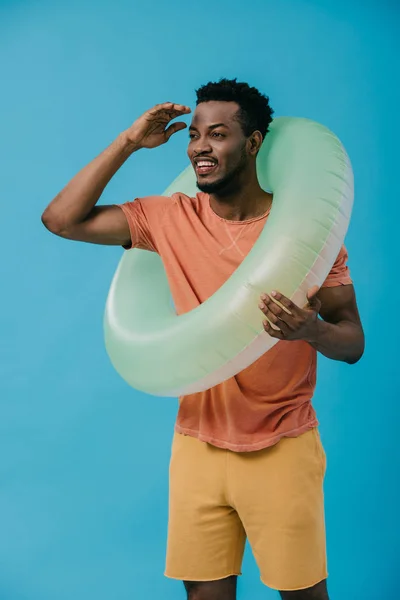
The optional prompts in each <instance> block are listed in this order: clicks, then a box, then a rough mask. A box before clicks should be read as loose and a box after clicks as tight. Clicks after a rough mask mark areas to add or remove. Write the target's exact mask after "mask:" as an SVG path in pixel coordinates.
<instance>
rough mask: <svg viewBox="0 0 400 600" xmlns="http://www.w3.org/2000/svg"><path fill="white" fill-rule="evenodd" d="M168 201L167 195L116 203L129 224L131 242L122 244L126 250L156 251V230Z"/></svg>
mask: <svg viewBox="0 0 400 600" xmlns="http://www.w3.org/2000/svg"><path fill="white" fill-rule="evenodd" d="M170 203H171V198H169V197H168V196H145V197H144V198H136V199H135V200H133V202H124V203H123V204H117V205H116V206H118V207H119V208H120V209H121V210H122V211H123V213H124V215H125V217H126V220H127V221H128V225H129V231H130V234H131V241H132V243H131V244H130V245H129V246H124V248H125V249H126V250H130V249H131V248H139V249H140V250H150V251H151V252H158V249H157V239H156V238H157V230H158V229H159V228H160V223H161V222H162V220H163V216H164V213H165V211H166V209H167V207H168V206H169V205H170Z"/></svg>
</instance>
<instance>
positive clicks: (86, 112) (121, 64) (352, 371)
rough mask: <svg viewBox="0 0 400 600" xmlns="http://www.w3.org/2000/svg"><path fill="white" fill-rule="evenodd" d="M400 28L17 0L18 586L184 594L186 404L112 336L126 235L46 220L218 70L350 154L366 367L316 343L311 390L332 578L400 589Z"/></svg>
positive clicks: (4, 346)
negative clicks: (110, 343)
mask: <svg viewBox="0 0 400 600" xmlns="http://www.w3.org/2000/svg"><path fill="white" fill-rule="evenodd" d="M399 25H400V10H399V4H398V3H397V2H396V0H393V1H392V2H390V1H389V0H380V2H379V1H378V0H376V1H371V2H368V1H365V0H364V1H361V0H352V1H351V0H350V1H349V0H336V2H334V3H333V2H331V1H330V0H326V1H323V0H321V1H317V0H315V1H312V0H280V2H272V1H270V0H253V1H252V2H246V3H245V4H244V5H242V6H240V4H239V3H238V4H237V5H235V3H233V4H232V2H231V1H229V0H222V1H219V2H212V3H209V2H208V3H188V2H187V1H186V0H185V1H184V0H171V2H168V3H166V2H162V1H161V0H154V1H153V2H150V3H142V2H138V1H137V0H134V1H132V0H131V1H130V2H128V1H127V0H126V1H121V0H117V1H115V2H111V0H101V1H99V0H97V1H96V2H95V1H94V0H86V1H85V2H78V1H77V0H72V1H71V0H70V2H68V3H67V2H60V3H59V2H47V1H42V0H36V1H35V0H33V1H30V2H28V1H27V0H26V1H24V0H15V1H12V0H9V1H6V0H2V1H0V56H1V58H0V75H1V84H2V85H1V89H2V92H1V95H0V109H1V116H0V123H1V125H0V130H1V135H0V156H1V177H0V198H1V223H2V228H1V236H0V243H1V254H2V260H1V290H2V293H1V313H0V319H1V377H0V386H1V389H0V411H1V415H0V456H1V459H0V531H1V535H0V564H1V569H0V598H1V599H2V600H3V599H4V600H54V599H55V598H56V599H57V600H71V598H74V599H75V600H91V599H96V600H109V599H110V598H112V599H113V600H128V599H129V600H131V599H132V598H134V599H138V600H142V599H145V598H163V599H165V600H169V599H170V600H178V599H179V598H181V599H183V598H184V597H185V595H184V591H183V586H182V584H181V583H180V582H177V581H172V580H168V579H166V578H165V577H164V575H163V570H164V555H165V542H166V533H167V492H168V462H169V453H170V443H171V440H172V432H173V424H174V420H175V416H176V412H177V406H178V403H177V400H174V399H160V398H158V399H157V398H152V397H149V396H146V395H144V394H140V393H137V392H135V391H134V390H133V389H130V388H129V387H128V386H127V385H126V384H125V383H124V382H123V381H122V380H121V379H119V377H118V376H117V374H116V373H115V372H114V371H113V369H112V367H111V365H110V363H109V361H108V358H107V356H106V353H105V350H104V345H103V338H102V316H103V310H104V303H105V298H106V295H107V291H108V286H109V283H110V280H111V277H112V275H113V273H114V270H115V268H116V266H117V264H118V260H119V258H120V256H121V250H120V249H119V248H103V247H98V246H90V245H84V244H77V243H72V242H67V241H65V240H62V239H58V238H56V237H54V236H51V235H50V234H49V233H48V232H47V231H46V230H45V229H44V227H43V226H42V224H41V220H40V215H41V212H42V210H43V209H44V207H45V206H46V205H47V203H48V202H49V201H50V200H51V199H52V198H53V197H54V196H55V194H56V193H57V192H58V191H59V190H60V189H61V188H62V187H63V186H64V185H65V184H66V183H67V181H68V180H69V179H70V178H71V177H72V176H73V175H74V174H75V173H76V172H77V170H78V169H80V168H81V167H83V166H84V165H85V164H86V163H87V162H89V161H90V160H91V159H92V158H93V157H94V156H95V155H96V154H97V153H99V152H100V151H102V150H103V149H104V148H105V147H106V146H107V145H108V144H109V143H110V142H111V141H112V140H113V139H114V138H115V137H116V136H117V135H118V133H119V132H120V131H121V130H122V129H124V128H126V127H128V126H129V125H130V123H131V122H132V121H134V120H135V118H137V117H138V116H139V115H140V114H141V113H142V112H143V111H144V110H146V109H148V108H150V107H151V106H153V105H154V104H156V103H159V102H163V101H166V100H172V101H174V102H178V103H183V104H189V105H190V106H192V107H193V106H194V100H195V95H194V89H195V88H196V87H198V86H199V85H201V84H203V83H205V82H207V81H209V80H215V79H217V78H219V77H222V76H227V77H238V79H239V80H245V81H248V82H249V83H250V84H252V85H255V86H257V87H259V88H260V89H261V90H262V91H263V92H265V93H267V94H269V95H270V98H271V103H272V105H273V107H274V108H275V112H276V116H280V115H294V116H305V117H309V118H312V119H314V120H317V121H320V122H322V123H324V124H325V125H327V126H328V127H330V128H331V129H333V130H334V131H335V133H336V134H338V135H339V137H340V138H341V139H342V141H343V143H344V145H345V146H346V148H347V151H348V152H349V154H350V157H351V159H352V163H353V167H354V171H355V190H356V196H355V208H354V213H353V219H352V222H351V227H350V231H349V234H348V236H347V239H346V244H347V247H348V250H349V254H350V267H351V271H352V275H353V278H354V282H355V287H356V291H357V295H358V302H359V306H360V311H361V314H362V318H363V322H364V326H365V330H366V335H367V348H366V353H365V356H364V358H363V360H362V361H361V362H360V363H358V364H357V365H355V366H348V365H345V364H339V363H335V362H333V361H328V360H325V359H320V362H319V383H318V387H317V393H316V396H315V402H314V404H315V407H316V409H317V412H318V416H319V419H320V422H321V435H322V438H323V442H324V445H325V448H326V452H327V455H328V471H327V478H326V512H327V516H326V519H327V532H328V552H329V570H330V590H331V595H332V598H333V599H334V600H335V599H336V600H378V599H381V598H382V599H384V598H389V597H390V598H393V597H394V589H395V583H396V580H397V581H398V574H397V571H398V564H397V563H398V556H396V548H397V545H398V538H399V533H400V532H399V526H398V500H397V483H398V469H399V450H398V445H397V439H396V438H397V432H398V419H399V416H400V414H399V393H398V386H399V368H398V365H397V351H398V340H397V328H398V327H397V321H398V308H397V301H398V300H397V292H398V289H399V285H398V282H397V273H398V259H399V252H398V237H399V235H398V232H397V227H398V219H399V192H398V187H399V186H398V181H397V173H398V164H397V162H398V145H397V139H396V137H397V138H398V136H399V120H398V106H399V100H400V94H399V78H398V70H397V69H398V67H397V69H396V64H397V65H398V63H396V61H397V60H398V56H399V41H398V39H399V38H398V29H399ZM189 118H190V117H188V118H187V119H189ZM186 144H187V131H186V132H183V133H179V134H177V135H176V136H175V137H173V139H172V140H171V141H170V142H169V144H168V145H167V146H163V147H161V148H158V149H155V150H151V151H149V150H143V151H142V152H140V153H138V154H136V155H135V156H134V157H132V159H131V160H129V161H128V163H126V164H125V165H124V167H123V168H122V169H121V171H120V172H119V173H118V174H117V176H116V177H115V178H114V180H113V181H112V182H111V183H110V185H109V186H108V188H107V189H106V192H105V193H104V196H103V198H102V202H105V203H112V202H123V201H125V200H131V199H133V198H134V197H135V196H140V195H149V194H154V193H161V192H162V191H163V190H164V189H165V188H166V187H167V185H168V184H169V183H170V182H171V180H172V179H173V178H174V177H175V176H176V175H177V174H178V173H180V172H181V171H182V170H183V168H184V167H186V165H187V158H186ZM396 155H397V156H396ZM396 507H397V508H396ZM243 568H244V575H243V576H242V578H241V579H240V581H239V598H240V599H244V600H250V599H251V600H263V599H267V598H271V599H272V598H276V597H277V594H276V592H274V591H271V590H268V589H267V588H265V587H264V586H263V585H262V584H261V583H260V581H259V576H258V571H257V568H256V566H255V562H254V559H253V557H252V554H251V551H250V550H249V549H247V551H246V556H245V561H244V565H243Z"/></svg>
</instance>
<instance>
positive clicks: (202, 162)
mask: <svg viewBox="0 0 400 600" xmlns="http://www.w3.org/2000/svg"><path fill="white" fill-rule="evenodd" d="M214 164H215V163H213V162H210V161H206V160H200V161H199V162H198V163H197V166H198V167H213V166H214Z"/></svg>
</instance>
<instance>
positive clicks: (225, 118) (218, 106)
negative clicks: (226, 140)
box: [191, 101, 240, 129]
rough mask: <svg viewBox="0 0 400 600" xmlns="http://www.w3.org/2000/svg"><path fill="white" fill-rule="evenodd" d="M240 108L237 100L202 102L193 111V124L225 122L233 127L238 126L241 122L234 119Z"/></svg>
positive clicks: (201, 125)
mask: <svg viewBox="0 0 400 600" xmlns="http://www.w3.org/2000/svg"><path fill="white" fill-rule="evenodd" d="M238 110H239V105H238V104H236V102H218V101H210V102H201V103H200V104H199V105H198V106H196V109H195V111H194V113H193V119H192V122H191V125H193V126H194V127H208V126H210V125H213V124H214V123H224V124H226V125H228V126H229V127H231V128H234V127H238V128H239V129H240V125H239V123H238V122H237V121H236V120H235V119H234V117H235V115H236V114H237V112H238Z"/></svg>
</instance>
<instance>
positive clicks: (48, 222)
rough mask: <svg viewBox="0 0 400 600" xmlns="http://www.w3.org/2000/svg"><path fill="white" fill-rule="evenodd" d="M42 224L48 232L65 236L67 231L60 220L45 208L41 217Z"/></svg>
mask: <svg viewBox="0 0 400 600" xmlns="http://www.w3.org/2000/svg"><path fill="white" fill-rule="evenodd" d="M41 220H42V224H43V225H44V226H45V227H46V229H47V230H48V231H50V233H53V234H54V235H58V236H60V237H67V232H66V230H65V228H64V227H63V225H62V224H61V223H60V221H59V220H58V219H57V218H56V217H54V215H52V214H51V212H50V211H49V210H48V209H46V210H45V211H44V212H43V214H42V217H41Z"/></svg>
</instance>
